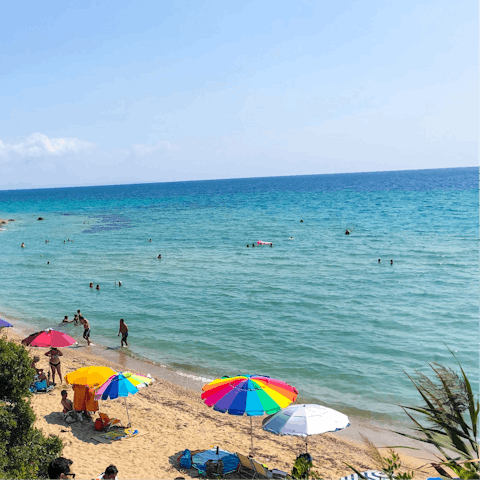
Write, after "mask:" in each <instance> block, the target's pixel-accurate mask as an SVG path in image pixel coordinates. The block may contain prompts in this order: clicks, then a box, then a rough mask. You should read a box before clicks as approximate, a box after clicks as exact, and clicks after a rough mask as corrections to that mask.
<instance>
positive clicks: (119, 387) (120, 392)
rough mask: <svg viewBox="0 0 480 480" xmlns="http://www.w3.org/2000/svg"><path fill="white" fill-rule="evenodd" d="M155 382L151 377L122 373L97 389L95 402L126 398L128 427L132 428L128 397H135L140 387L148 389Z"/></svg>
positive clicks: (113, 376)
mask: <svg viewBox="0 0 480 480" xmlns="http://www.w3.org/2000/svg"><path fill="white" fill-rule="evenodd" d="M153 381H154V379H153V378H152V377H150V376H145V375H137V374H133V373H131V372H120V373H117V374H116V375H112V376H111V377H110V378H109V379H108V380H107V381H106V382H105V383H103V384H102V385H100V386H99V387H98V388H97V389H96V393H95V400H100V399H102V400H107V399H108V398H110V399H114V398H118V397H124V399H123V400H124V402H125V408H126V410H127V417H128V426H130V415H129V414H128V407H127V400H126V397H128V396H129V395H135V393H137V392H138V389H139V388H140V387H147V386H148V385H151V384H152V383H153Z"/></svg>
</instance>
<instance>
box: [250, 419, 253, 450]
mask: <svg viewBox="0 0 480 480" xmlns="http://www.w3.org/2000/svg"><path fill="white" fill-rule="evenodd" d="M250 440H251V442H252V445H251V452H250V454H251V455H252V457H253V422H252V417H250Z"/></svg>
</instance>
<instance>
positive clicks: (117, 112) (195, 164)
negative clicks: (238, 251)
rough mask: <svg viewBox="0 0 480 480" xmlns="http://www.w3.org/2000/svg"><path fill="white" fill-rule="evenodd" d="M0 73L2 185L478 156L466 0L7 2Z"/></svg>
mask: <svg viewBox="0 0 480 480" xmlns="http://www.w3.org/2000/svg"><path fill="white" fill-rule="evenodd" d="M0 71H1V75H0V106H1V108H0V169H1V171H0V188H3V189H5V188H29V187H47V186H73V185H99V184H118V183H138V182H161V181H175V180H197V179H212V178H235V177H256V176H274V175H298V174H319V173H341V172H361V171H376V170H403V169H419V168H444V167H457V166H458V167H460V166H473V165H477V164H478V130H479V121H478V101H479V98H478V6H477V3H476V2H474V1H459V2H456V3H455V2H450V1H449V2H447V1H442V0H437V1H432V2H419V1H404V2H401V1H383V2H376V1H362V2H356V1H344V2H326V1H325V2H322V1H299V0H297V1H281V0H276V1H262V2H258V1H257V2H248V1H242V2H224V1H222V2H220V1H215V2H210V1H201V0H197V1H176V2H172V1H163V2H149V1H143V2H123V1H116V2H88V1H71V2H68V1H62V2H55V1H50V2H47V3H43V4H41V3H38V2H23V3H21V2H20V3H15V2H10V3H9V4H8V5H6V6H4V8H3V13H2V16H1V18H0ZM2 172H3V173H2Z"/></svg>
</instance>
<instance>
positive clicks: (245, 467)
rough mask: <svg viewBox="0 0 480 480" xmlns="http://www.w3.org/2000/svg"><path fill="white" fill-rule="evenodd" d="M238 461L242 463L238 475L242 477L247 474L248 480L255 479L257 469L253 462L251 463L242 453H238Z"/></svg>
mask: <svg viewBox="0 0 480 480" xmlns="http://www.w3.org/2000/svg"><path fill="white" fill-rule="evenodd" d="M236 455H237V457H238V459H239V460H240V463H239V465H238V474H239V475H242V473H243V474H245V475H247V478H251V479H253V478H255V477H256V475H257V473H256V472H255V469H254V468H253V465H252V462H251V461H250V458H248V457H247V456H245V455H242V454H241V453H238V452H237V453H236Z"/></svg>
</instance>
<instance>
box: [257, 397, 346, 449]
mask: <svg viewBox="0 0 480 480" xmlns="http://www.w3.org/2000/svg"><path fill="white" fill-rule="evenodd" d="M349 425H350V422H349V420H348V417H347V416H346V415H345V414H343V413H341V412H337V410H333V409H332V408H327V407H323V406H322V405H315V404H303V405H302V404H299V405H290V406H289V407H287V408H284V409H283V410H281V411H280V412H278V413H275V414H274V415H270V416H269V417H267V418H266V419H265V420H264V421H263V422H262V428H263V429H264V430H266V431H267V432H272V433H275V434H277V435H295V436H299V437H304V438H305V451H307V449H308V444H307V437H308V436H309V435H318V434H320V433H326V432H336V431H337V430H342V429H344V428H346V427H348V426H349Z"/></svg>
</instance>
